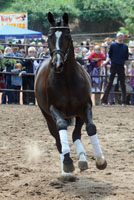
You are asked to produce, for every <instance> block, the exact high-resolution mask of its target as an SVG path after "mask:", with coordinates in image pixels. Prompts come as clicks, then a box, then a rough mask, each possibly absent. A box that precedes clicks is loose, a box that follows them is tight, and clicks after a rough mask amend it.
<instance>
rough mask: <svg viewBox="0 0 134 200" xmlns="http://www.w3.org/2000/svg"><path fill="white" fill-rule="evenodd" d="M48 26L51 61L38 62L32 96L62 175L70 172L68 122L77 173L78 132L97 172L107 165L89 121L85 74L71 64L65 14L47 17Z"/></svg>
mask: <svg viewBox="0 0 134 200" xmlns="http://www.w3.org/2000/svg"><path fill="white" fill-rule="evenodd" d="M48 21H49V23H50V25H51V26H50V28H49V33H48V45H49V50H50V54H51V57H50V58H48V59H46V60H45V61H43V62H42V64H41V66H40V68H39V69H38V72H37V75H36V80H35V96H36V99H37V102H38V105H39V107H40V109H41V111H42V113H43V115H44V117H45V119H46V122H47V125H48V129H49V131H50V133H51V134H52V136H53V137H54V138H55V140H56V146H57V149H58V151H59V153H60V155H61V167H62V175H68V174H69V173H70V172H72V171H74V165H73V160H72V159H71V157H70V148H69V143H68V137H67V127H68V125H69V122H70V119H71V118H72V117H73V118H75V128H74V131H73V134H72V139H73V142H74V145H75V148H76V152H77V155H78V159H79V160H78V166H79V168H80V170H85V169H87V168H88V163H87V160H86V155H85V150H84V147H83V145H82V143H81V128H82V126H83V124H84V123H85V124H86V131H87V134H88V136H89V138H90V141H91V144H92V146H93V152H94V156H95V159H96V166H97V168H98V169H100V170H101V169H105V168H106V166H107V162H106V160H105V158H104V156H103V154H102V150H101V147H100V145H99V141H98V137H97V131H96V126H95V124H94V123H93V120H92V102H91V81H90V77H89V76H88V74H87V72H86V71H85V70H84V69H83V68H82V67H81V65H80V64H79V63H77V62H76V60H75V55H74V48H73V42H72V38H71V35H70V29H69V27H68V14H67V13H64V15H63V16H62V19H55V18H54V16H53V15H52V13H50V12H49V13H48Z"/></svg>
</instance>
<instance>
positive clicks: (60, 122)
mask: <svg viewBox="0 0 134 200" xmlns="http://www.w3.org/2000/svg"><path fill="white" fill-rule="evenodd" d="M50 112H51V115H52V117H53V119H54V120H55V122H56V127H57V129H58V131H59V137H60V142H61V147H62V148H61V149H62V154H63V155H64V160H63V170H64V172H67V173H69V172H72V171H74V165H73V161H72V159H71V158H70V148H69V143H68V136H67V126H68V123H67V121H66V120H65V119H64V117H63V115H62V113H61V112H60V111H58V110H57V109H56V108H55V107H54V106H52V105H51V106H50Z"/></svg>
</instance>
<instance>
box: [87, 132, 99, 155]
mask: <svg viewBox="0 0 134 200" xmlns="http://www.w3.org/2000/svg"><path fill="white" fill-rule="evenodd" d="M90 141H91V144H92V146H93V151H94V155H95V156H96V157H100V156H102V150H101V147H100V144H99V140H98V137H97V134H95V135H93V136H90Z"/></svg>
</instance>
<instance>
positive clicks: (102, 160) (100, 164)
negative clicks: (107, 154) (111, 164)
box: [96, 156, 107, 170]
mask: <svg viewBox="0 0 134 200" xmlns="http://www.w3.org/2000/svg"><path fill="white" fill-rule="evenodd" d="M96 167H97V169H99V170H104V169H105V168H106V167H107V161H106V160H105V158H104V157H103V156H101V157H98V158H97V159H96Z"/></svg>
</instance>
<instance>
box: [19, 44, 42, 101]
mask: <svg viewBox="0 0 134 200" xmlns="http://www.w3.org/2000/svg"><path fill="white" fill-rule="evenodd" d="M36 53H37V52H36V49H35V47H29V48H28V55H27V57H26V58H31V60H25V61H24V63H23V69H24V70H25V71H26V73H33V75H34V74H35V72H36V70H37V68H38V66H39V64H38V63H37V61H36V60H33V59H34V58H36ZM22 88H23V90H34V76H22ZM23 104H25V105H28V104H29V105H34V104H35V96H34V93H32V92H23Z"/></svg>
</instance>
